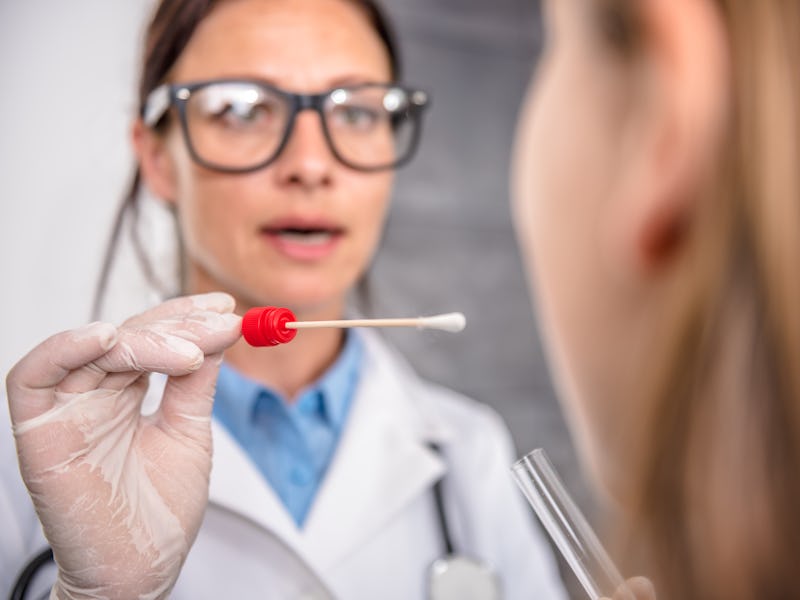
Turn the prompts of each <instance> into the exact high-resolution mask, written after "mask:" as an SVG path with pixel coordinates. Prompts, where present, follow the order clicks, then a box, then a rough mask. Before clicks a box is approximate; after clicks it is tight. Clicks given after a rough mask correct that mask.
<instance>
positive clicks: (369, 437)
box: [303, 335, 446, 569]
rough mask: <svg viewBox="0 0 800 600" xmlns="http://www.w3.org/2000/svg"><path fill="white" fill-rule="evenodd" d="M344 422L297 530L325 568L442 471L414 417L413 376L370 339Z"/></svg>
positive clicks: (435, 431)
mask: <svg viewBox="0 0 800 600" xmlns="http://www.w3.org/2000/svg"><path fill="white" fill-rule="evenodd" d="M364 337H365V338H366V339H365V342H366V345H367V347H366V350H367V351H366V352H365V364H364V370H363V372H362V375H361V381H360V382H359V386H358V389H357V391H356V396H355V398H354V402H353V405H352V407H351V409H350V410H351V412H350V415H349V416H348V423H347V425H346V427H345V430H344V435H343V436H342V439H341V441H340V445H339V448H338V449H337V451H336V454H335V456H334V459H333V461H332V463H331V466H330V467H329V471H328V474H327V476H326V478H325V480H324V481H323V483H322V486H321V488H320V491H319V492H318V493H319V495H318V497H317V499H316V501H315V503H314V505H313V507H312V509H311V512H310V513H309V517H308V520H307V523H306V526H305V528H304V531H303V537H304V540H305V546H306V548H307V549H308V551H309V553H310V555H311V556H312V557H313V559H312V560H313V562H314V563H316V564H318V565H319V566H320V568H322V569H326V568H329V567H331V566H333V565H335V564H336V563H337V561H338V560H340V559H341V558H342V557H343V556H346V555H348V554H349V553H350V552H351V551H352V550H353V549H354V548H356V547H358V546H359V545H361V544H363V543H364V542H365V540H367V539H369V538H370V537H371V536H374V534H375V532H376V531H377V530H379V529H380V528H381V527H382V526H384V525H385V524H386V523H387V522H388V521H389V520H391V519H392V518H394V517H396V516H397V514H398V513H399V512H401V511H402V510H403V509H404V507H405V506H406V505H407V504H408V503H409V502H411V501H412V500H413V499H414V498H416V497H417V496H419V495H420V494H422V493H425V492H426V491H427V490H428V489H430V487H431V486H432V485H433V482H434V481H435V480H436V479H438V478H439V477H440V476H441V475H442V473H443V472H444V470H445V465H444V463H443V461H442V460H441V458H440V457H439V456H438V455H437V454H436V453H434V452H433V451H431V450H430V449H429V448H428V446H427V443H428V441H429V440H436V441H441V439H440V438H442V437H446V434H445V432H444V429H445V428H438V427H436V426H434V427H432V426H431V423H430V422H429V420H427V421H426V420H425V419H424V418H423V416H422V414H421V413H420V412H419V411H418V409H417V407H416V403H415V402H414V399H413V396H414V394H415V393H417V388H418V384H417V382H416V377H415V375H414V374H413V372H412V371H411V370H410V369H408V370H406V367H405V365H404V364H402V363H401V362H400V359H399V357H396V356H392V355H391V354H390V351H389V349H388V348H386V347H385V346H384V345H383V344H382V343H380V341H379V340H378V339H377V338H376V337H374V336H371V335H365V336H364Z"/></svg>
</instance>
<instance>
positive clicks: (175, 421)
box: [159, 352, 222, 441]
mask: <svg viewBox="0 0 800 600" xmlns="http://www.w3.org/2000/svg"><path fill="white" fill-rule="evenodd" d="M221 362H222V353H221V352H219V353H217V354H209V355H207V356H206V357H205V360H204V361H203V365H202V366H201V367H200V368H199V369H198V370H197V371H195V372H193V373H190V374H188V375H183V376H180V377H170V378H169V379H168V380H167V385H166V387H165V388H164V396H163V398H162V400H161V407H160V409H159V416H160V418H161V419H162V420H163V421H164V423H166V425H168V426H169V427H170V428H173V429H175V430H177V431H179V432H181V433H183V434H184V435H186V436H188V437H190V438H192V439H195V440H198V441H201V440H204V439H207V437H208V431H209V427H208V424H209V423H210V421H211V409H212V408H213V405H214V389H215V386H216V383H217V375H218V374H219V366H220V363H221Z"/></svg>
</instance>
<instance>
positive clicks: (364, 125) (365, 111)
mask: <svg viewBox="0 0 800 600" xmlns="http://www.w3.org/2000/svg"><path fill="white" fill-rule="evenodd" d="M332 113H333V114H332V117H333V122H334V124H335V125H337V126H341V127H347V128H349V129H360V130H365V129H370V128H372V127H374V126H375V124H376V123H377V122H378V121H380V119H381V113H380V112H379V111H378V110H377V109H375V108H374V107H371V106H366V105H357V104H340V105H337V106H335V107H334V108H333V111H332Z"/></svg>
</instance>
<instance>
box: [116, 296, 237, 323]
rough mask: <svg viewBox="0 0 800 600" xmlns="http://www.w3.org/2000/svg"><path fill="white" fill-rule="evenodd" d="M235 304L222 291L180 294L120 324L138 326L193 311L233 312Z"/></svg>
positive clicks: (230, 297)
mask: <svg viewBox="0 0 800 600" xmlns="http://www.w3.org/2000/svg"><path fill="white" fill-rule="evenodd" d="M235 306H236V301H235V300H234V299H233V297H232V296H230V295H228V294H225V293H223V292H211V293H208V294H196V295H194V296H181V297H179V298H173V299H171V300H167V301H166V302H163V303H161V304H159V305H158V306H155V307H153V308H151V309H150V310H146V311H145V312H143V313H141V314H138V315H136V316H134V317H131V318H130V319H128V320H127V321H125V323H123V325H122V326H123V327H139V326H142V325H144V324H146V323H151V322H153V321H161V320H164V319H169V318H172V317H180V316H182V315H186V314H189V313H194V312H216V313H230V312H233V309H234V308H235Z"/></svg>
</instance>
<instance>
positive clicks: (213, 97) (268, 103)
mask: <svg viewBox="0 0 800 600" xmlns="http://www.w3.org/2000/svg"><path fill="white" fill-rule="evenodd" d="M195 106H196V108H197V111H198V113H199V115H202V118H203V120H205V121H206V122H207V123H209V124H212V123H213V124H215V125H218V126H221V127H226V128H238V129H242V128H253V127H259V128H262V127H269V126H271V125H273V124H274V123H276V122H278V121H280V120H281V118H282V115H283V113H284V112H285V111H284V110H283V107H282V105H281V103H280V101H279V99H277V98H275V97H273V96H272V95H270V94H268V93H266V92H264V91H263V90H261V89H259V88H257V87H252V86H241V85H217V86H211V87H209V88H206V89H204V90H203V93H202V94H198V95H197V98H196V101H195Z"/></svg>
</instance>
